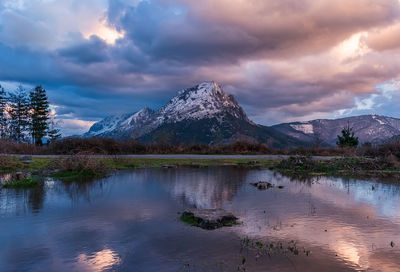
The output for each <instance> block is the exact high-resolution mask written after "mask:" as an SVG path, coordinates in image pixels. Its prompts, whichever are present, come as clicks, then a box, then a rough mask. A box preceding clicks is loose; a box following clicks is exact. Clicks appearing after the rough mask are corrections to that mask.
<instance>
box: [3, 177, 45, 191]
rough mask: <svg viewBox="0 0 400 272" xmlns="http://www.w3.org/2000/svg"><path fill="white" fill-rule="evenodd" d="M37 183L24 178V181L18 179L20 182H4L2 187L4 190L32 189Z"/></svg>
mask: <svg viewBox="0 0 400 272" xmlns="http://www.w3.org/2000/svg"><path fill="white" fill-rule="evenodd" d="M38 184H39V182H38V181H37V180H34V179H31V178H25V179H20V180H11V181H8V182H6V183H5V184H4V185H3V187H4V188H7V189H9V188H14V189H27V188H33V187H35V186H37V185H38Z"/></svg>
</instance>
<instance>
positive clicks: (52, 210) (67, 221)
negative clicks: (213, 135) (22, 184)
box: [0, 167, 400, 271]
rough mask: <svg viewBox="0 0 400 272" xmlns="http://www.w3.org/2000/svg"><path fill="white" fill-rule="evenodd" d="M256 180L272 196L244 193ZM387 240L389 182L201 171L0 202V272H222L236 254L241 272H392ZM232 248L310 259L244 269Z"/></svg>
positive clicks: (394, 264) (125, 176) (71, 187)
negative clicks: (213, 220) (217, 225)
mask: <svg viewBox="0 0 400 272" xmlns="http://www.w3.org/2000/svg"><path fill="white" fill-rule="evenodd" d="M259 180H265V181H269V182H271V183H273V184H275V185H282V186H284V188H283V189H278V188H271V189H268V190H265V191H259V190H257V189H256V188H254V187H253V186H249V182H254V181H259ZM187 208H199V209H210V208H222V209H225V210H227V211H230V212H232V213H234V214H235V215H236V216H238V217H239V218H240V220H241V221H242V222H243V224H241V225H238V226H234V227H230V228H223V229H219V230H215V231H205V230H202V229H198V228H195V227H190V226H187V225H185V224H183V223H182V222H180V221H179V220H178V217H179V215H178V214H177V212H180V211H182V210H184V209H187ZM399 233H400V186H399V185H398V184H397V183H396V182H379V181H373V180H356V179H344V178H328V177H319V178H311V179H308V180H306V181H299V180H296V179H293V180H291V179H290V178H288V177H285V176H282V175H280V174H276V173H273V172H271V171H268V170H249V169H244V168H233V167H210V168H198V169H197V168H177V169H138V170H134V171H123V172H118V173H117V174H115V175H113V176H110V177H108V178H104V179H100V180H95V181H89V182H85V183H75V182H72V183H62V182H59V181H56V180H52V179H46V180H45V182H44V183H43V184H42V185H41V186H39V187H37V188H35V189H32V190H26V191H24V190H11V189H2V190H1V191H0V271H24V270H29V271H44V270H47V271H52V270H57V271H108V270H121V271H179V270H181V271H210V270H213V271H232V270H236V269H237V266H238V265H239V264H240V263H241V260H242V255H243V254H248V255H246V258H247V262H246V269H248V271H265V269H266V268H268V270H270V271H293V270H294V269H295V268H296V269H297V270H298V271H364V270H369V271H398V267H399V266H400V240H399V239H400V238H399V235H398V234H399ZM243 237H249V238H250V239H256V240H260V241H265V242H266V241H269V242H278V241H280V242H283V243H285V242H289V241H291V240H293V241H296V243H297V245H298V246H299V248H301V249H303V248H304V249H307V250H311V255H310V256H305V255H304V254H299V255H298V256H293V255H279V254H276V255H273V256H271V258H268V257H266V258H260V259H258V260H257V261H256V260H255V258H254V256H253V255H252V254H251V252H250V253H249V252H247V253H243V252H242V253H241V252H240V241H241V239H242V238H243ZM392 241H393V242H394V244H393V247H392V245H391V242H392ZM188 267H190V269H191V270H188Z"/></svg>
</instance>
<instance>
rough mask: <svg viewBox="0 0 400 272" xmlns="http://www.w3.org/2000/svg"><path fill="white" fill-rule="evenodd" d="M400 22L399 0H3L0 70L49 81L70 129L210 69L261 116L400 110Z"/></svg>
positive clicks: (152, 101)
mask: <svg viewBox="0 0 400 272" xmlns="http://www.w3.org/2000/svg"><path fill="white" fill-rule="evenodd" d="M399 34H400V2H399V1H398V0H353V1H350V2H349V1H344V0H301V1H298V0H271V1H263V0H246V1H245V0H229V1H228V0H217V1H216V0H202V1H192V0H142V1H140V0H110V1H106V0H89V1H79V0H62V1H54V0H46V1H44V0H29V1H27V0H19V1H15V0H0V56H1V59H0V82H1V83H5V82H6V83H7V84H8V86H16V85H17V84H19V83H22V84H25V85H26V86H27V87H28V88H29V87H31V86H33V85H34V84H42V85H44V87H46V88H47V89H48V91H49V96H50V98H51V100H52V104H53V105H54V106H55V110H56V115H57V118H58V119H62V120H64V121H63V123H64V127H65V129H64V131H65V133H66V134H73V133H74V131H75V132H76V133H78V132H81V131H82V130H84V129H85V127H88V126H89V125H90V124H91V123H92V122H93V121H95V120H98V119H99V118H102V117H104V116H105V115H108V114H115V113H122V112H133V111H136V110H138V109H140V108H141V107H143V106H150V107H153V108H157V107H159V106H161V105H162V104H163V103H165V102H167V100H168V98H169V97H171V96H173V95H174V94H175V93H176V92H177V91H178V90H179V89H181V88H184V87H189V86H192V85H195V84H197V83H199V82H201V81H204V80H215V81H218V82H219V83H220V84H221V85H222V86H223V87H224V89H225V90H226V91H227V92H228V93H232V94H234V95H235V96H236V97H237V100H238V101H239V103H240V104H242V105H243V106H244V108H245V110H246V111H247V112H248V113H249V115H250V118H252V119H254V120H255V121H257V122H259V123H262V124H273V123H277V122H283V121H292V120H305V119H312V118H325V117H330V118H333V117H337V116H346V115H350V114H359V113H380V112H381V113H382V114H383V113H385V114H388V115H392V116H395V117H400V111H399V110H398V109H396V108H394V106H393V105H394V104H393V102H392V101H391V100H390V99H386V98H385V97H386V96H385V95H387V92H390V93H391V94H392V98H393V97H394V98H396V97H398V92H399V90H398V88H393V87H391V86H393V84H392V83H387V82H394V81H392V80H395V79H399V78H400V75H399V74H400V41H399V39H398V38H397V37H398V36H399ZM385 82H386V83H385ZM10 84H11V85H10ZM386 89H388V91H386ZM385 108H391V109H393V110H391V111H384V110H380V109H385ZM65 120H69V121H65Z"/></svg>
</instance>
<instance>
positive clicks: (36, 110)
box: [29, 86, 50, 145]
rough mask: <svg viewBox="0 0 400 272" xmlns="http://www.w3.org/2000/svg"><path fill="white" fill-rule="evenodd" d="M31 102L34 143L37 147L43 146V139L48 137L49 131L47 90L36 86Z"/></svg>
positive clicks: (31, 124)
mask: <svg viewBox="0 0 400 272" xmlns="http://www.w3.org/2000/svg"><path fill="white" fill-rule="evenodd" d="M29 102H30V108H31V123H30V132H31V135H32V142H33V143H35V144H36V145H42V144H43V142H42V139H43V137H44V136H46V135H47V131H48V129H49V124H48V120H49V119H50V117H49V112H50V111H49V101H48V99H47V95H46V90H45V89H43V88H42V86H36V87H35V89H33V90H32V91H31V92H30V93H29Z"/></svg>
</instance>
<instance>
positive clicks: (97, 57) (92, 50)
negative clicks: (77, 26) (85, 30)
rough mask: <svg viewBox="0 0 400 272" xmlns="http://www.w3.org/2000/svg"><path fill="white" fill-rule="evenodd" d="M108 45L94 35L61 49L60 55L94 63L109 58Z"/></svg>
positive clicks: (82, 62) (79, 61)
mask: <svg viewBox="0 0 400 272" xmlns="http://www.w3.org/2000/svg"><path fill="white" fill-rule="evenodd" d="M108 49H109V48H108V45H107V43H106V42H105V41H104V40H102V39H100V38H99V37H97V36H95V35H92V36H90V38H89V40H83V41H82V42H80V43H79V44H77V45H74V46H71V47H68V48H64V49H60V50H59V51H58V52H59V54H60V56H62V57H65V58H67V59H69V60H71V61H73V62H77V63H81V64H92V63H97V62H104V61H106V60H108V51H109V50H108Z"/></svg>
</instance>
